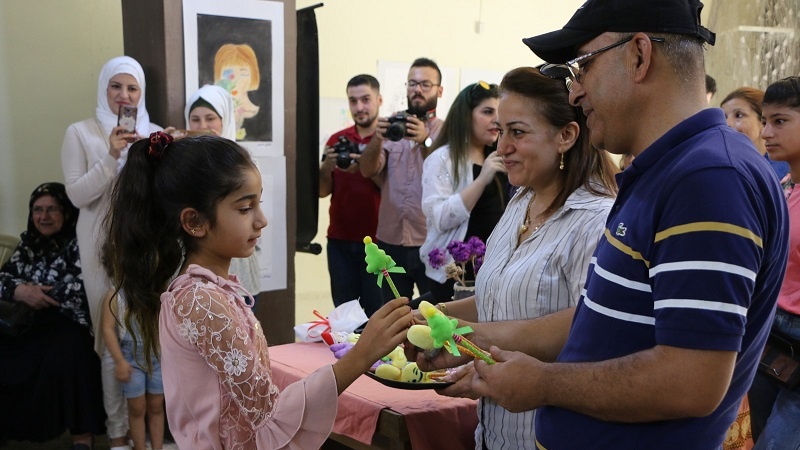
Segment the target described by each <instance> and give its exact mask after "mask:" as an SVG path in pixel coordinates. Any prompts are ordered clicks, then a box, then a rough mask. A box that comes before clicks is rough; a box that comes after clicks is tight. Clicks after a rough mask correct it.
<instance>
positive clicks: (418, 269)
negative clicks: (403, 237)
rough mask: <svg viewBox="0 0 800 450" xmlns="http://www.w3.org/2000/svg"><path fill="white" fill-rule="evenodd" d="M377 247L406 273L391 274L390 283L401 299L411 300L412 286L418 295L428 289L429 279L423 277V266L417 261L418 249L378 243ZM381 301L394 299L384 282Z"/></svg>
mask: <svg viewBox="0 0 800 450" xmlns="http://www.w3.org/2000/svg"><path fill="white" fill-rule="evenodd" d="M377 244H378V247H380V248H381V250H383V251H385V252H386V254H387V255H389V256H391V257H392V259H393V260H394V262H395V263H397V265H398V266H400V267H402V268H403V269H405V270H406V273H404V274H403V273H392V274H390V275H391V276H392V281H393V282H394V285H395V287H396V288H397V291H398V292H399V293H400V296H401V297H408V298H409V299H411V298H412V297H413V295H414V284H416V285H417V290H418V291H419V293H420V295H422V294H424V293H426V292H428V290H429V289H430V287H429V283H430V281H431V280H430V279H429V278H428V277H427V276H425V264H422V261H421V260H420V259H419V247H403V246H402V245H392V244H387V243H385V242H378V243H377ZM382 291H383V299H384V301H389V300H391V299H393V298H394V293H393V292H392V289H391V288H390V287H389V283H388V282H386V280H384V281H383V287H382Z"/></svg>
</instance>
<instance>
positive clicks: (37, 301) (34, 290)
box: [14, 284, 60, 309]
mask: <svg viewBox="0 0 800 450" xmlns="http://www.w3.org/2000/svg"><path fill="white" fill-rule="evenodd" d="M52 289H53V286H42V285H39V284H20V285H19V286H17V288H16V289H14V300H16V301H18V302H23V303H25V304H26V305H28V306H30V307H31V308H33V309H42V308H47V307H49V306H60V304H59V303H58V302H57V301H55V300H53V298H52V297H50V296H49V295H47V294H46V292H50V291H51V290H52Z"/></svg>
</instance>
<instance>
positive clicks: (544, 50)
mask: <svg viewBox="0 0 800 450" xmlns="http://www.w3.org/2000/svg"><path fill="white" fill-rule="evenodd" d="M702 10H703V3H702V2H700V1H699V0H589V1H587V2H586V3H584V4H583V6H581V7H580V8H578V10H577V11H575V14H574V15H573V16H572V18H571V19H569V22H567V24H566V25H564V28H562V29H560V30H557V31H551V32H550V33H545V34H540V35H539V36H533V37H529V38H526V39H523V40H522V42H524V43H525V45H527V46H528V47H530V49H531V50H533V53H535V54H536V56H538V57H540V58H542V59H543V60H545V61H547V62H549V63H555V64H561V63H564V62H566V61H569V60H570V59H573V58H575V56H576V52H577V48H578V47H579V46H580V45H582V44H584V43H586V42H589V41H591V40H592V39H594V38H596V37H597V36H600V35H601V34H603V33H605V32H609V31H610V32H618V33H626V32H629V33H636V32H644V33H647V32H651V33H670V34H684V35H689V36H697V37H699V38H701V39H702V40H704V41H705V42H707V43H709V44H711V45H714V41H715V40H716V35H715V34H714V33H712V32H711V31H710V30H708V29H707V28H705V27H703V26H702V25H700V11H702Z"/></svg>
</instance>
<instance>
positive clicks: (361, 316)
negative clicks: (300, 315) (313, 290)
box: [294, 300, 368, 342]
mask: <svg viewBox="0 0 800 450" xmlns="http://www.w3.org/2000/svg"><path fill="white" fill-rule="evenodd" d="M314 315H315V316H317V317H319V318H320V320H315V321H313V322H307V323H301V324H299V325H296V326H295V327H294V335H295V336H296V337H297V339H298V340H299V341H301V342H322V337H321V336H322V333H324V332H326V331H331V332H334V331H344V332H346V333H352V332H353V331H355V329H356V328H358V327H359V326H361V325H362V324H363V323H364V322H366V321H367V319H368V318H367V315H366V314H365V313H364V310H363V309H362V308H361V304H359V303H358V300H351V301H349V302H347V303H343V304H341V305H339V306H337V307H336V308H335V309H334V310H333V311H331V312H330V314H328V317H326V318H323V317H322V315H321V314H320V313H319V311H316V310H315V311H314Z"/></svg>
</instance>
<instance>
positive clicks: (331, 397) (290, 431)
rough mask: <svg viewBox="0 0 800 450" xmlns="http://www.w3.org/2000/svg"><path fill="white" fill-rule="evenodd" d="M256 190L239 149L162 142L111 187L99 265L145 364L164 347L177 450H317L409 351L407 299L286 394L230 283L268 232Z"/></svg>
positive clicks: (135, 153)
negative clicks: (360, 388)
mask: <svg viewBox="0 0 800 450" xmlns="http://www.w3.org/2000/svg"><path fill="white" fill-rule="evenodd" d="M261 186H262V184H261V175H260V173H259V171H258V169H257V168H256V165H255V163H254V162H253V160H252V159H251V158H250V155H249V154H248V152H247V151H246V150H244V149H243V148H242V147H240V146H239V145H237V144H236V143H234V142H232V141H229V140H227V139H221V138H218V137H215V136H199V137H188V138H184V139H180V140H177V141H174V142H173V141H172V137H171V136H169V135H167V134H164V133H161V132H159V133H153V134H152V135H151V136H150V139H149V140H142V141H139V142H137V143H135V144H134V145H133V146H132V147H131V149H130V151H129V153H128V162H127V164H126V165H125V167H124V168H123V169H122V171H121V172H120V174H119V177H118V178H117V180H116V182H115V184H114V190H113V194H112V201H111V202H110V205H111V207H110V211H109V214H108V216H107V217H106V222H105V223H106V227H107V229H108V241H107V242H106V243H105V244H104V253H105V256H106V257H107V258H108V261H109V263H110V265H111V270H110V272H111V275H112V278H113V280H114V285H115V287H116V288H120V289H121V290H122V291H124V292H125V295H126V301H127V307H128V319H130V321H133V320H135V321H136V323H138V324H139V325H140V327H141V332H142V341H143V342H142V346H143V351H144V356H145V359H148V358H149V357H150V355H153V354H158V349H159V344H160V350H161V364H162V374H163V379H164V394H165V398H166V405H167V418H168V420H169V424H170V430H171V431H172V435H173V436H174V437H175V441H176V443H177V444H178V446H179V447H180V448H186V449H189V448H261V449H277V448H297V449H309V448H319V447H320V446H321V445H322V444H323V443H324V442H325V440H326V439H327V437H328V435H329V434H330V432H331V430H332V428H333V423H334V420H335V419H336V410H337V401H336V398H337V396H338V395H339V394H341V393H342V391H344V389H345V388H346V387H347V386H349V385H350V384H352V383H353V381H355V380H356V379H357V378H358V377H359V376H360V375H361V374H362V373H364V372H366V371H367V370H368V369H369V367H370V366H371V365H372V364H373V363H374V362H375V361H377V360H378V359H379V358H381V357H383V356H384V355H386V354H388V353H389V352H390V351H391V350H392V349H394V348H395V347H396V346H397V345H399V344H400V343H401V342H402V341H404V339H405V333H406V330H407V327H408V325H409V323H411V320H412V316H411V309H410V308H409V307H408V306H407V303H408V299H406V298H401V299H395V300H392V301H391V302H388V303H387V304H386V305H384V306H383V307H382V308H381V309H380V310H378V311H377V312H376V313H375V314H374V315H373V316H372V318H371V319H370V321H369V322H368V323H367V326H366V328H365V329H364V331H363V333H362V336H361V337H362V338H361V339H360V340H359V343H358V344H356V346H355V347H353V349H352V350H351V351H350V352H348V353H347V354H346V355H345V356H344V357H343V358H342V359H339V360H338V361H337V362H336V363H334V364H333V365H330V366H325V367H323V368H321V369H319V370H318V371H317V372H315V373H313V374H311V375H309V376H308V377H307V378H306V379H304V380H301V381H298V382H296V383H294V384H292V385H290V386H289V387H287V388H286V389H285V390H284V391H283V392H279V391H278V388H277V386H276V385H275V384H273V383H272V373H271V370H270V362H269V353H268V350H267V342H266V339H265V338H264V333H263V331H262V330H261V324H260V323H259V322H258V320H257V319H256V318H255V316H254V315H253V312H252V311H251V310H250V308H249V304H250V303H252V298H251V297H250V296H249V295H246V296H243V293H244V291H243V290H242V289H241V287H240V286H239V284H238V283H237V282H236V279H235V278H231V277H229V276H228V273H229V272H228V271H229V266H230V260H231V258H245V257H248V256H249V255H250V254H251V253H252V252H253V249H254V248H255V245H256V240H257V239H258V238H259V237H260V235H261V230H262V229H263V228H264V227H265V226H266V225H267V220H266V218H265V217H264V214H263V212H262V211H261V207H260V203H261V202H260V199H261V191H262V187H261ZM178 269H180V271H179V272H178V273H179V275H178V277H177V278H176V279H174V280H173V281H172V282H171V283H170V280H172V278H173V275H174V274H175V272H176V271H177V270H178ZM244 294H246V293H244Z"/></svg>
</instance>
